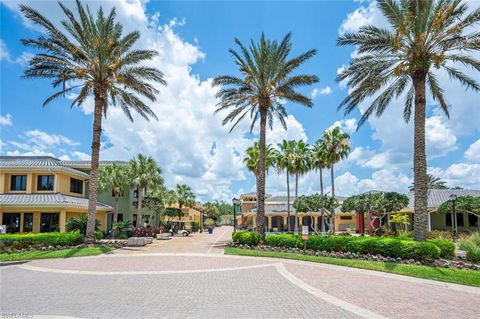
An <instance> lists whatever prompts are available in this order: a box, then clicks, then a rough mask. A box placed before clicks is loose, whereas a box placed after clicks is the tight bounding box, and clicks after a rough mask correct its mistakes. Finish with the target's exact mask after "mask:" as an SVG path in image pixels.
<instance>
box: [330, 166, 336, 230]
mask: <svg viewBox="0 0 480 319" xmlns="http://www.w3.org/2000/svg"><path fill="white" fill-rule="evenodd" d="M330 177H331V182H332V197H335V172H334V168H333V163H332V165H331V166H330ZM331 214H332V217H331V222H330V229H329V231H330V232H332V233H334V234H335V209H333V211H332V212H331Z"/></svg>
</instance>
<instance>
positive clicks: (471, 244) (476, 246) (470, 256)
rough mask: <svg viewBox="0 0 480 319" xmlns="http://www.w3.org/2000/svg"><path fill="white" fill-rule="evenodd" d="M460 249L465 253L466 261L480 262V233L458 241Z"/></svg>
mask: <svg viewBox="0 0 480 319" xmlns="http://www.w3.org/2000/svg"><path fill="white" fill-rule="evenodd" d="M460 248H461V249H463V250H465V251H466V252H467V256H466V258H467V260H468V261H472V262H480V233H478V232H477V233H473V234H472V235H471V236H470V237H468V238H466V239H462V240H461V241H460Z"/></svg>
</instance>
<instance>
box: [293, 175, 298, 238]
mask: <svg viewBox="0 0 480 319" xmlns="http://www.w3.org/2000/svg"><path fill="white" fill-rule="evenodd" d="M297 198H298V173H296V174H295V199H297ZM294 225H295V226H294V228H293V233H294V234H295V235H298V212H297V209H295V223H294Z"/></svg>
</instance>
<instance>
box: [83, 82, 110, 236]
mask: <svg viewBox="0 0 480 319" xmlns="http://www.w3.org/2000/svg"><path fill="white" fill-rule="evenodd" d="M105 99H106V92H105V90H104V89H98V88H97V89H95V109H94V111H93V137H92V160H91V166H90V180H89V187H88V216H87V231H86V240H87V241H89V242H90V241H95V217H96V210H97V188H98V162H99V160H100V135H101V134H102V115H103V107H104V105H105V103H106V100H105Z"/></svg>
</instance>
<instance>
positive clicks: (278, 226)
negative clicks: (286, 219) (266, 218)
mask: <svg viewBox="0 0 480 319" xmlns="http://www.w3.org/2000/svg"><path fill="white" fill-rule="evenodd" d="M272 230H273V231H283V217H282V216H273V217H272Z"/></svg>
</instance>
